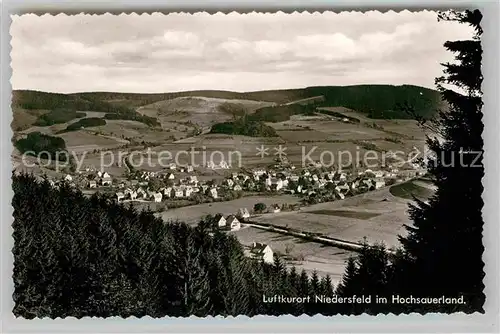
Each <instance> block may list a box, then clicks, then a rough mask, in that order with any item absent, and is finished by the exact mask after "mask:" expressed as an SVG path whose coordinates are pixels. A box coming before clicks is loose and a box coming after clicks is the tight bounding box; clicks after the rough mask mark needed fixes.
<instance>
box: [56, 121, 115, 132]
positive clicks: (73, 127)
mask: <svg viewBox="0 0 500 334" xmlns="http://www.w3.org/2000/svg"><path fill="white" fill-rule="evenodd" d="M103 125H106V120H104V119H102V118H100V117H87V118H83V119H81V120H79V121H76V122H74V123H71V124H69V125H68V126H67V127H66V129H64V130H62V131H61V132H69V131H77V130H80V129H84V128H91V127H94V126H103Z"/></svg>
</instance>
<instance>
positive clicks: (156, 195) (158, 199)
mask: <svg viewBox="0 0 500 334" xmlns="http://www.w3.org/2000/svg"><path fill="white" fill-rule="evenodd" d="M162 197H163V196H162V194H161V193H154V194H153V199H154V201H155V202H156V203H159V202H161V199H162Z"/></svg>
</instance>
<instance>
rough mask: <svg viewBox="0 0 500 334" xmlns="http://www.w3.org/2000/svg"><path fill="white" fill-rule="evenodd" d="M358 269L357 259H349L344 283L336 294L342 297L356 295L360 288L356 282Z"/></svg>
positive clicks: (338, 287) (342, 282)
mask: <svg viewBox="0 0 500 334" xmlns="http://www.w3.org/2000/svg"><path fill="white" fill-rule="evenodd" d="M357 273H358V268H357V267H356V259H355V258H354V257H352V256H351V257H349V259H348V260H347V265H346V268H345V270H344V274H343V275H342V281H341V282H340V283H339V285H338V286H337V289H336V290H335V293H336V294H338V295H340V296H352V295H354V294H355V293H356V291H357V289H358V287H357V284H356V282H355V279H356V277H357Z"/></svg>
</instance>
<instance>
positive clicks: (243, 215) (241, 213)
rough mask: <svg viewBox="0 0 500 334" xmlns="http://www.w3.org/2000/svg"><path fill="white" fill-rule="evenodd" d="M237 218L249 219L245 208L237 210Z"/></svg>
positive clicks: (248, 213)
mask: <svg viewBox="0 0 500 334" xmlns="http://www.w3.org/2000/svg"><path fill="white" fill-rule="evenodd" d="M237 216H238V217H240V218H242V219H246V218H250V212H248V209H247V208H240V209H239V210H238V213H237Z"/></svg>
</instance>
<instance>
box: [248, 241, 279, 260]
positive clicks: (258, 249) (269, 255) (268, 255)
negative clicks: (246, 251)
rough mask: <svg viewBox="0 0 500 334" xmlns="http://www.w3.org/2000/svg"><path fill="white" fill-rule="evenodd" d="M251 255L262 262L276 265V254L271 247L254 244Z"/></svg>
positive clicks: (258, 243)
mask: <svg viewBox="0 0 500 334" xmlns="http://www.w3.org/2000/svg"><path fill="white" fill-rule="evenodd" d="M250 254H252V257H253V258H256V259H259V260H262V261H264V262H265V263H270V264H272V263H274V252H273V250H272V249H271V247H269V245H266V244H263V243H260V242H254V243H253V245H252V248H251V250H250Z"/></svg>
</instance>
